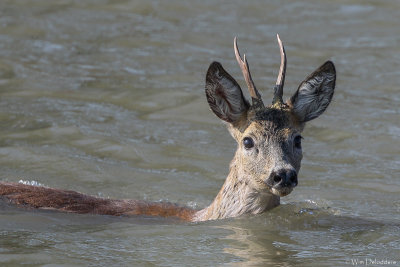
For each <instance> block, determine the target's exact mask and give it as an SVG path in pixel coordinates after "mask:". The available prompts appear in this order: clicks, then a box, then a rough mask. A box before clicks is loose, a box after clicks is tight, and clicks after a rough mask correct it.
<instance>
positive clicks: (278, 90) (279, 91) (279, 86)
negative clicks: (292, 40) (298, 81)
mask: <svg viewBox="0 0 400 267" xmlns="http://www.w3.org/2000/svg"><path fill="white" fill-rule="evenodd" d="M276 38H277V39H278V44H279V49H280V54H281V66H280V68H279V74H278V79H277V80H276V85H275V87H274V99H273V100H272V104H276V103H279V104H281V103H283V99H282V97H283V85H284V83H285V73H286V53H285V47H284V46H283V44H282V41H281V38H279V34H277V35H276Z"/></svg>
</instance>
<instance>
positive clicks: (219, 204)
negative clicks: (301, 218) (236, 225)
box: [193, 159, 280, 221]
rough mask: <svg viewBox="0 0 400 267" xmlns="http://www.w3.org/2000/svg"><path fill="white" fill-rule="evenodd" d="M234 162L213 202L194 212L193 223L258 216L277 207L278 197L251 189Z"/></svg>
mask: <svg viewBox="0 0 400 267" xmlns="http://www.w3.org/2000/svg"><path fill="white" fill-rule="evenodd" d="M235 162H236V161H235V159H233V160H232V162H231V166H230V172H229V174H228V177H227V178H226V180H225V183H224V185H223V186H222V188H221V190H220V191H219V193H218V195H217V196H216V197H215V199H214V201H213V202H212V203H211V204H210V205H209V206H208V207H206V208H204V209H202V210H200V211H198V212H196V213H195V215H194V217H193V221H205V220H216V219H223V218H229V217H236V216H240V215H242V214H245V213H250V214H258V213H262V212H264V211H266V210H268V209H272V208H274V207H276V206H278V205H279V200H280V198H279V197H278V196H275V195H273V194H272V193H270V192H267V191H265V192H260V191H257V190H255V189H253V188H252V187H251V186H250V185H249V184H248V183H247V179H244V177H243V174H241V172H240V171H239V168H238V166H237V165H236V164H235Z"/></svg>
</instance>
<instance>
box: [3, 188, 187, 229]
mask: <svg viewBox="0 0 400 267" xmlns="http://www.w3.org/2000/svg"><path fill="white" fill-rule="evenodd" d="M0 196H2V197H3V198H5V199H7V200H8V201H10V202H11V203H13V204H16V205H23V206H26V207H30V208H37V209H52V210H58V211H63V212H73V213H92V214H102V215H113V216H121V215H148V216H161V217H177V218H179V219H182V220H186V221H190V220H191V217H192V215H193V214H194V212H195V211H194V210H192V209H190V208H185V207H179V206H177V205H175V204H172V203H161V202H160V203H158V202H154V203H148V202H145V201H138V200H127V199H126V200H117V199H105V198H99V197H94V196H89V195H85V194H81V193H78V192H75V191H70V190H60V189H54V188H49V187H44V186H31V185H24V184H17V183H5V182H0Z"/></svg>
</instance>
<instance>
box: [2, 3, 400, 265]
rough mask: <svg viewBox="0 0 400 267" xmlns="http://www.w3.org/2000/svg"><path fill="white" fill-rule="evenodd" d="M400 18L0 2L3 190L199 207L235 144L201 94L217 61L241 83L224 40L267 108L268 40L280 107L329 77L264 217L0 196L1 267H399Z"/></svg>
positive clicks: (316, 8) (371, 11)
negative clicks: (90, 207) (116, 212)
mask: <svg viewBox="0 0 400 267" xmlns="http://www.w3.org/2000/svg"><path fill="white" fill-rule="evenodd" d="M399 13H400V4H399V2H398V1H394V0H392V1H355V0H354V1H295V2H293V1H268V2H265V1H249V2H244V1H230V2H220V1H201V2H200V1H193V2H189V1H187V2H183V1H168V2H167V1H122V0H121V1H72V0H64V1H57V3H55V2H54V1H48V0H40V1H27V0H18V1H17V0H15V1H1V3H0V179H1V180H3V181H19V180H26V181H31V180H34V181H37V182H39V183H41V184H44V185H47V186H51V187H57V188H67V189H72V190H77V191H80V192H85V193H89V194H93V195H100V196H104V197H112V198H132V199H147V200H152V201H159V200H166V201H170V202H176V203H181V204H182V205H188V206H191V207H195V208H201V207H204V206H206V205H208V204H209V203H210V202H211V201H212V199H213V197H214V196H215V195H216V193H217V192H218V190H219V188H220V186H221V185H222V183H223V181H224V179H225V177H226V174H227V172H228V164H229V161H230V160H231V158H232V156H233V153H234V150H235V144H234V141H233V140H232V139H231V137H230V136H229V134H228V132H227V131H226V130H225V129H224V126H223V125H222V124H221V123H220V122H219V121H218V119H217V118H216V117H215V116H214V115H213V114H212V113H211V112H210V111H209V108H208V105H207V103H206V99H205V95H204V89H203V88H204V80H205V72H206V70H207V68H208V65H209V64H210V63H211V62H212V61H214V60H217V61H220V62H221V63H222V64H223V65H224V67H225V68H226V69H227V70H228V71H229V72H230V73H231V74H232V75H233V76H234V77H235V78H236V79H237V80H239V81H240V82H241V84H244V83H243V80H242V75H241V73H240V69H239V67H238V66H237V63H236V60H235V58H234V53H233V48H232V46H233V45H232V44H233V37H234V36H238V38H239V45H240V48H241V51H242V52H243V53H244V52H245V53H246V57H247V58H248V60H249V62H250V67H251V69H252V74H253V79H254V80H255V83H256V85H257V87H258V88H259V90H260V91H261V93H262V95H263V98H264V101H265V102H269V101H270V100H269V99H272V87H273V84H274V82H275V79H276V75H277V72H278V67H279V49H278V46H277V43H276V40H275V35H276V33H279V34H280V36H281V38H282V40H283V42H284V44H285V48H286V52H287V55H288V69H287V78H286V83H285V96H286V97H289V96H290V95H291V94H292V93H293V92H294V90H295V89H296V88H297V86H298V84H299V83H300V82H301V81H302V80H303V79H304V78H305V77H306V76H307V75H308V74H309V73H311V72H312V71H313V70H314V69H315V68H317V67H318V66H319V65H320V64H322V63H323V62H324V61H325V60H327V59H331V60H333V61H334V62H335V64H336V68H337V71H338V80H337V87H336V93H335V96H334V100H333V103H332V104H331V106H330V107H329V109H328V110H327V112H326V113H325V114H324V115H322V116H321V117H320V118H318V119H317V120H315V121H312V122H311V123H309V124H308V125H307V128H306V130H305V132H304V137H305V140H304V142H303V150H304V159H303V164H302V170H301V172H300V176H299V186H298V187H297V188H296V189H295V190H294V192H293V193H292V194H290V195H289V196H288V197H285V198H283V199H282V202H283V204H282V205H281V206H280V207H278V208H276V209H274V210H272V211H271V212H269V213H266V214H262V215H258V216H245V217H242V218H236V219H228V220H221V221H212V222H205V223H196V224H186V223H178V222H176V221H168V220H163V219H157V218H112V217H107V216H91V215H73V214H62V213H55V212H44V211H29V210H25V209H21V208H16V207H13V206H9V205H7V204H6V203H4V202H0V265H2V266H17V265H27V266H110V265H112V266H140V265H143V266H154V265H162V266H187V265H193V266H218V265H223V266H236V265H237V266H266V265H271V266H346V265H348V266H352V265H356V263H359V265H361V264H362V263H360V261H368V260H371V261H370V262H369V263H371V265H373V262H372V261H373V260H374V259H376V260H389V261H396V262H397V263H396V264H391V265H387V266H399V264H400V256H399V255H400V253H399V252H400V241H399V240H400V222H399V220H400V197H399V193H400V168H399V166H400V149H399V148H400V141H399V140H400V138H399V137H400V116H399V113H400V106H399V101H400V88H399V84H400V63H399V62H400V46H399V43H400V22H399V20H398V17H399V15H400V14H399ZM364 265H365V264H364ZM375 265H376V266H378V265H379V264H375Z"/></svg>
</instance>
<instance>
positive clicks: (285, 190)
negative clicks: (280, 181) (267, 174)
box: [271, 187, 293, 197]
mask: <svg viewBox="0 0 400 267" xmlns="http://www.w3.org/2000/svg"><path fill="white" fill-rule="evenodd" d="M292 190H293V188H292V187H291V188H282V189H281V190H277V189H276V188H271V192H272V194H274V195H276V196H280V197H284V196H287V195H289V194H290V192H292Z"/></svg>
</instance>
